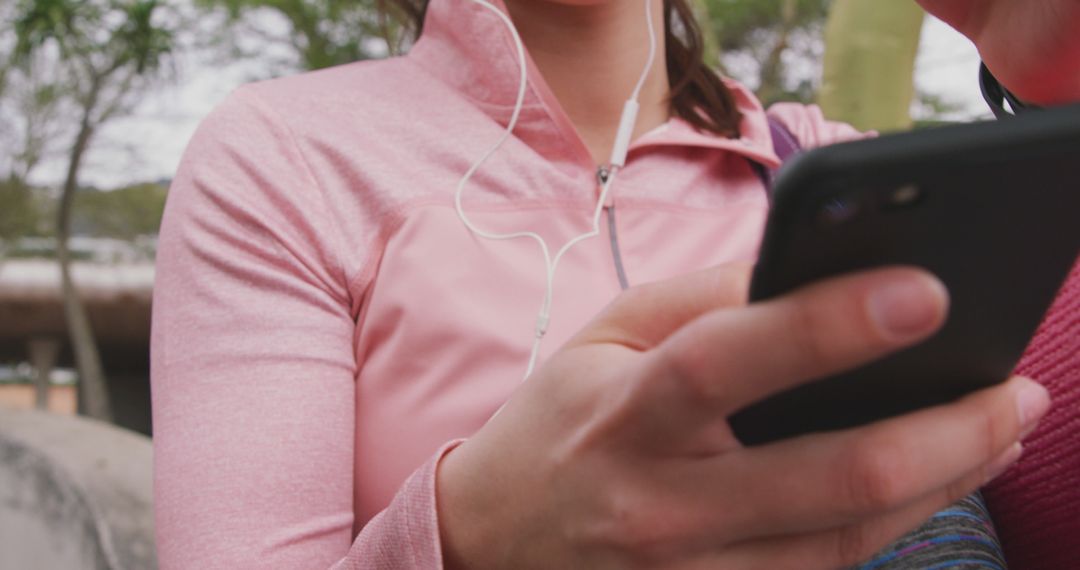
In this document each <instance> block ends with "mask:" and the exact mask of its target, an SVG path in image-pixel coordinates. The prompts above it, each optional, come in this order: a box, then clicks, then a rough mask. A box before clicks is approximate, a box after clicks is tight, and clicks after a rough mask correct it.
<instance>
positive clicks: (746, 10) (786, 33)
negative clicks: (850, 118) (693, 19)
mask: <svg viewBox="0 0 1080 570" xmlns="http://www.w3.org/2000/svg"><path fill="white" fill-rule="evenodd" d="M830 4H831V1H830V0H698V8H699V12H700V13H701V25H702V28H703V30H702V31H703V33H704V35H705V39H706V44H707V52H706V58H707V61H708V62H709V63H711V64H713V65H715V66H717V67H720V68H721V69H724V68H725V67H731V66H729V65H725V62H733V61H734V60H736V59H740V58H741V59H750V60H752V61H753V62H754V64H755V65H754V67H756V69H755V72H756V73H754V76H753V77H751V76H747V75H746V74H737V75H740V76H741V77H740V79H742V80H744V81H748V82H750V83H755V84H756V85H757V91H758V96H759V97H760V98H761V99H762V101H764V102H765V103H766V104H769V103H773V102H776V101H779V100H800V101H809V100H811V99H812V98H813V89H812V87H811V85H810V83H811V82H810V80H809V78H804V79H803V80H802V81H794V82H793V81H791V79H792V73H791V68H790V66H789V65H788V57H787V56H791V55H794V56H796V58H799V57H801V58H803V59H814V58H815V56H816V53H815V51H816V49H818V46H819V45H820V29H821V26H822V24H823V23H824V21H825V17H826V15H827V13H828V10H829V5H830ZM796 40H799V41H796ZM725 71H727V72H732V71H733V70H732V69H725Z"/></svg>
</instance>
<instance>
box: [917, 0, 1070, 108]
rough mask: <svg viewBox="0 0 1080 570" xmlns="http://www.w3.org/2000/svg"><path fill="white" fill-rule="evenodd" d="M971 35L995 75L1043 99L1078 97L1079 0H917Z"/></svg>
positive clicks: (1033, 99)
mask: <svg viewBox="0 0 1080 570" xmlns="http://www.w3.org/2000/svg"><path fill="white" fill-rule="evenodd" d="M918 2H919V4H921V5H922V6H923V7H924V8H926V10H927V11H928V12H930V13H931V14H934V15H935V16H937V17H939V18H941V19H942V20H944V21H945V22H947V23H949V24H950V25H951V26H953V27H954V28H956V29H957V30H959V31H960V32H961V33H963V34H964V35H966V36H967V37H969V38H971V40H972V41H973V42H975V45H976V46H977V47H978V48H979V52H980V53H981V54H982V58H983V61H984V62H985V63H986V65H987V66H988V67H989V68H990V70H991V71H993V72H994V75H995V76H996V77H997V78H998V80H999V81H1001V83H1002V84H1003V85H1005V87H1007V88H1008V89H1009V90H1010V91H1012V92H1013V93H1015V94H1016V95H1017V96H1018V97H1020V99H1022V100H1024V101H1027V102H1030V103H1038V104H1044V105H1053V104H1062V103H1069V102H1075V101H1080V0H918Z"/></svg>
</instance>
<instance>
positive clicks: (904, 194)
mask: <svg viewBox="0 0 1080 570" xmlns="http://www.w3.org/2000/svg"><path fill="white" fill-rule="evenodd" d="M922 196H923V193H922V190H921V189H920V188H919V187H918V186H915V185H914V184H908V185H907V186H901V187H899V188H897V189H896V190H893V191H892V194H890V195H889V207H890V208H907V207H909V206H914V205H915V204H917V203H918V202H919V200H921V199H922Z"/></svg>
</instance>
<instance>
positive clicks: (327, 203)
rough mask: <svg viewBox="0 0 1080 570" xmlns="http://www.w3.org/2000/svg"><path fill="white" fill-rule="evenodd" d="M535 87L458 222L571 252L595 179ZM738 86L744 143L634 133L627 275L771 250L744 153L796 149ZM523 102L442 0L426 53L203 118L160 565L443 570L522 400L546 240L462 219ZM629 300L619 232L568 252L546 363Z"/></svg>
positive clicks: (254, 90)
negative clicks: (470, 465)
mask: <svg viewBox="0 0 1080 570" xmlns="http://www.w3.org/2000/svg"><path fill="white" fill-rule="evenodd" d="M528 75H529V81H530V89H529V92H528V98H527V102H526V106H525V109H524V113H523V119H522V122H521V124H520V125H519V127H518V129H517V130H516V132H515V136H514V137H513V138H511V139H510V140H509V141H508V143H507V144H506V145H504V146H503V148H502V150H501V151H500V152H499V153H498V154H496V155H495V156H494V158H493V159H492V160H490V161H489V162H488V163H487V164H486V165H485V166H484V167H483V169H481V170H480V172H479V173H478V175H477V176H476V177H475V178H474V179H473V183H472V185H471V186H470V187H469V188H468V190H467V193H466V197H465V208H466V209H467V211H468V212H469V213H470V215H471V217H472V219H473V220H474V221H475V222H476V223H477V225H479V226H480V227H483V228H485V229H490V230H493V231H507V230H524V229H529V230H533V231H536V232H538V233H540V234H541V235H543V236H544V237H545V238H546V239H547V241H548V243H549V244H553V245H554V246H555V247H558V245H561V244H562V243H564V242H565V241H566V240H568V239H570V238H572V237H574V236H577V235H579V234H581V233H583V232H585V231H587V229H588V227H589V223H590V215H591V211H592V208H593V205H594V201H595V200H596V198H597V196H598V194H597V192H598V187H597V183H596V167H595V165H594V164H593V162H592V160H591V158H590V155H589V152H588V150H587V149H586V147H585V145H584V144H583V142H582V140H581V139H580V138H579V136H578V135H577V133H576V132H575V130H574V128H573V126H572V125H571V123H570V121H569V120H568V118H567V116H566V114H565V113H564V111H563V110H562V109H561V108H560V106H559V103H558V102H557V101H556V99H555V98H554V96H553V95H552V93H551V92H550V90H549V89H548V87H547V86H546V84H545V82H544V80H543V78H542V77H541V76H540V74H539V73H538V71H537V69H536V68H535V65H533V63H532V62H531V61H530V62H529V72H528ZM731 86H732V88H733V89H734V90H735V93H736V96H737V98H738V105H739V107H740V108H741V110H742V111H743V112H744V113H745V121H744V123H743V125H742V132H743V134H744V136H743V138H741V139H738V140H728V139H723V138H718V137H716V136H712V135H709V134H702V133H699V132H696V131H695V130H694V129H692V128H691V127H690V126H689V125H688V124H686V123H684V122H683V121H681V120H679V119H672V120H670V121H669V122H668V123H667V124H665V125H663V126H662V127H660V128H658V129H656V130H654V131H652V132H650V133H648V134H646V135H644V136H642V137H641V138H639V139H638V140H637V141H636V142H634V144H633V146H632V149H631V152H630V156H629V161H628V163H627V165H626V168H625V169H624V170H623V171H622V173H621V174H620V176H619V179H618V180H617V182H616V185H615V188H614V191H613V194H612V196H611V199H610V202H611V205H614V206H616V207H617V211H618V218H617V220H618V221H617V223H618V225H619V228H618V231H619V235H620V246H621V249H622V255H623V259H624V261H625V265H626V272H627V274H628V276H629V278H630V280H631V282H633V283H643V282H648V281H655V280H660V279H665V278H668V277H671V276H674V275H678V274H681V273H684V272H688V271H692V270H697V269H701V268H705V267H710V266H715V265H717V264H722V263H725V262H730V261H734V260H747V259H752V258H753V257H754V256H755V254H756V251H757V247H758V242H759V239H760V235H761V231H762V226H763V222H764V219H765V212H766V207H767V204H766V196H765V192H764V190H763V187H762V183H761V182H760V180H759V179H758V177H757V176H756V175H755V174H754V172H753V170H752V169H751V166H750V162H749V161H757V162H759V163H763V164H765V165H768V166H776V164H777V157H776V156H775V155H774V154H773V151H772V142H771V140H770V138H769V130H768V126H767V123H766V115H765V111H764V110H763V109H762V108H761V107H760V105H759V103H758V102H757V101H756V100H755V99H754V97H753V96H752V95H751V94H750V93H749V92H748V91H747V90H746V89H744V88H742V87H741V86H739V85H737V84H734V83H732V84H731ZM516 88H517V74H516V61H515V58H514V52H513V49H512V44H511V43H510V40H509V36H508V35H507V32H506V31H505V30H504V29H503V27H502V25H501V24H500V23H499V22H498V21H497V20H496V19H495V18H494V17H493V16H492V15H491V14H489V13H487V12H485V11H483V10H482V9H480V8H478V7H476V6H474V5H473V4H472V3H470V2H465V1H463V0H434V1H433V2H432V3H431V6H430V9H429V12H428V16H427V21H426V24H425V31H424V36H423V38H422V39H421V40H420V41H419V42H418V43H417V44H416V46H415V47H414V48H413V50H412V51H411V53H410V54H409V55H408V56H407V57H401V58H394V59H390V60H384V61H367V62H362V63H356V64H351V65H346V66H342V67H338V68H334V69H330V70H325V71H319V72H314V73H307V74H304V75H300V76H296V77H291V78H285V79H277V80H273V81H267V82H263V83H258V84H254V85H249V86H246V87H243V88H241V89H239V90H238V91H237V92H235V93H234V94H233V95H232V96H230V97H229V99H228V100H227V101H226V102H225V103H224V104H222V105H221V106H220V107H219V108H218V109H217V110H216V111H215V112H214V113H213V114H212V115H210V116H209V117H208V118H207V119H206V120H205V122H204V123H203V125H202V126H201V128H200V129H199V131H198V133H197V134H196V136H195V138H194V140H193V141H192V142H191V145H190V147H189V149H188V151H187V154H186V156H185V158H184V161H183V164H182V166H181V169H180V172H179V174H178V175H177V177H176V179H175V181H174V184H173V187H172V191H171V193H170V196H169V201H168V206H167V212H166V217H165V222H164V225H163V227H162V232H161V242H160V250H159V254H158V255H159V257H158V259H159V262H158V276H157V283H156V287H155V303H154V328H153V351H152V352H153V355H152V356H153V364H152V366H153V369H152V375H153V405H154V435H155V448H156V453H155V493H156V497H155V500H156V508H157V535H158V553H159V557H160V561H161V566H162V568H166V569H169V568H200V569H202V568H254V567H257V568H327V567H339V568H389V569H397V568H439V567H441V553H440V545H439V535H438V525H437V513H436V509H435V496H434V473H435V465H436V462H437V460H438V458H439V456H440V454H441V453H442V450H444V449H446V446H447V445H448V444H450V443H451V442H454V441H455V440H458V439H460V438H466V437H468V436H469V435H470V434H471V433H473V432H474V431H475V430H476V429H478V428H479V427H480V426H481V425H482V424H483V423H484V422H485V421H486V420H487V419H488V418H489V417H490V416H491V414H492V413H493V412H494V411H495V410H496V409H497V408H499V406H500V405H501V404H502V403H503V402H504V401H505V400H506V399H507V398H508V397H509V396H510V394H511V393H512V392H513V391H514V389H515V387H516V386H517V385H518V383H519V381H520V378H521V376H522V374H523V373H524V369H525V366H526V364H527V359H528V354H529V349H530V342H531V339H532V334H533V327H534V323H535V317H536V312H537V309H538V307H539V304H540V301H541V299H542V295H543V277H544V265H543V260H542V257H541V253H540V251H539V250H538V248H537V247H536V245H535V244H534V243H533V242H531V241H511V242H491V241H486V240H482V239H478V238H475V237H474V236H473V235H471V234H470V233H469V232H468V231H467V230H466V229H465V227H464V226H463V225H462V223H461V222H460V221H459V219H458V218H457V216H456V215H455V211H454V208H453V195H454V187H455V183H456V182H457V181H458V179H459V178H460V177H461V175H462V174H463V173H464V172H465V170H466V169H467V168H468V167H469V165H470V164H471V163H472V162H473V161H474V160H476V158H477V157H479V156H480V155H481V154H482V152H483V151H484V150H486V148H487V147H488V146H489V145H491V144H492V143H493V142H494V141H495V140H496V139H497V138H498V137H499V135H500V134H501V132H502V130H503V128H504V126H505V124H506V122H507V120H508V118H509V114H510V111H511V110H512V105H513V101H514V96H515V93H516ZM771 113H773V114H774V116H776V117H777V118H779V119H780V120H781V121H782V122H783V123H784V124H785V125H786V126H787V127H788V128H789V130H790V131H791V132H792V133H793V134H794V135H795V136H796V137H797V138H798V139H799V140H800V142H801V144H802V145H803V146H805V147H812V146H817V145H821V144H827V143H831V142H835V141H838V140H842V139H847V138H852V137H856V136H858V133H856V132H855V131H854V130H853V129H851V128H849V127H846V126H842V125H838V124H834V123H829V122H826V121H825V120H824V119H823V118H822V116H821V114H820V112H819V111H818V110H817V109H816V108H814V107H803V106H795V105H786V106H777V107H776V108H774V109H773V110H772V111H771ZM607 229H608V228H606V227H605V228H602V230H603V232H602V235H604V236H606V235H607ZM619 291H620V286H619V282H618V280H617V277H616V272H615V269H614V265H613V261H612V251H611V244H610V242H609V241H608V240H607V239H605V238H595V239H593V240H591V241H588V242H586V243H584V244H581V245H579V246H578V247H577V248H575V249H573V250H572V251H571V253H570V254H569V255H568V256H567V258H566V259H565V261H564V262H563V265H562V266H561V267H560V269H559V273H558V275H557V277H556V281H555V305H554V312H553V314H552V322H551V328H550V332H549V334H548V336H547V338H546V340H545V343H544V346H543V350H542V352H541V362H542V361H543V358H544V357H545V356H546V355H548V354H550V353H551V352H552V351H554V350H555V349H556V348H558V347H559V346H560V345H561V344H562V343H563V342H564V341H565V340H566V339H567V338H568V337H569V336H570V335H571V334H573V333H574V332H576V331H577V330H578V329H579V328H581V327H582V326H583V325H584V324H585V323H586V322H587V321H589V320H590V319H591V318H592V317H593V315H595V314H596V313H597V312H598V311H599V310H600V309H601V308H602V307H604V306H605V305H606V304H607V303H608V302H610V301H611V300H612V298H613V297H614V296H616V295H617V294H618V293H619Z"/></svg>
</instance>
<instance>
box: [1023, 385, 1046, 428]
mask: <svg viewBox="0 0 1080 570" xmlns="http://www.w3.org/2000/svg"><path fill="white" fill-rule="evenodd" d="M1016 408H1017V417H1018V418H1019V419H1020V439H1024V438H1026V437H1027V436H1029V435H1031V432H1033V431H1035V428H1036V427H1037V426H1038V425H1039V420H1041V419H1042V417H1043V416H1044V415H1046V411H1047V410H1049V409H1050V394H1049V393H1047V391H1046V388H1043V387H1042V386H1041V385H1039V384H1036V383H1035V382H1031V381H1028V382H1027V385H1025V386H1024V387H1023V388H1021V389H1020V392H1019V393H1017V394H1016Z"/></svg>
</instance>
